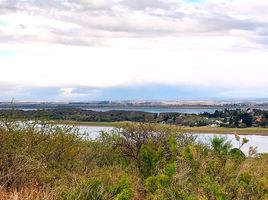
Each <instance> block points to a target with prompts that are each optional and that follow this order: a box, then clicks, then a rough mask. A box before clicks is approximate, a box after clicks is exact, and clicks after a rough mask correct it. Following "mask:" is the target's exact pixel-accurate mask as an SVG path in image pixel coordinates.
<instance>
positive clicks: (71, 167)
mask: <svg viewBox="0 0 268 200" xmlns="http://www.w3.org/2000/svg"><path fill="white" fill-rule="evenodd" d="M121 126H122V127H121V128H118V129H115V130H114V131H112V132H110V133H105V132H104V133H102V134H101V135H100V137H99V138H98V139H96V140H88V139H87V135H80V134H79V132H78V130H77V129H75V128H72V127H70V126H61V127H58V126H55V125H51V124H46V123H42V124H41V125H40V123H39V122H38V124H36V123H33V122H32V123H25V124H24V123H22V122H19V123H15V122H10V121H8V120H6V121H3V122H2V123H0V186H1V187H0V199H28V200H29V199H56V200H75V199H76V200H110V199H114V200H128V199H134V200H142V199H147V200H162V199H168V200H177V199H185V200H195V199H196V200H200V199H204V200H205V199H208V200H210V199H212V200H213V199H215V200H223V199H224V200H228V199H230V200H231V199H239V200H240V199H241V200H244V199H251V200H255V199H256V200H262V199H263V200H266V199H268V170H267V169H268V156H267V155H259V154H256V152H255V149H254V148H251V149H250V151H249V156H245V155H244V154H243V153H242V152H241V151H240V148H241V146H242V145H243V144H244V143H246V142H247V140H246V139H243V138H240V137H239V136H238V135H236V139H237V141H238V145H237V148H233V147H232V146H231V144H230V142H228V141H226V140H225V139H224V138H219V137H215V138H213V139H212V140H211V141H210V144H209V145H205V144H200V143H198V142H196V141H195V138H194V137H192V136H188V135H185V134H182V133H181V131H180V129H177V128H176V127H173V126H162V125H152V124H135V123H127V124H122V125H121Z"/></svg>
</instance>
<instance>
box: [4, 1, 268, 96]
mask: <svg viewBox="0 0 268 200" xmlns="http://www.w3.org/2000/svg"><path fill="white" fill-rule="evenodd" d="M267 9H268V2H267V1H266V0H255V1H252V0H187V1H183V0H135V1H133V0H76V1H71V0H66V1H56V0H51V1H40V0H38V1H19V0H12V1H9V0H0V69H1V74H0V91H1V94H0V101H9V100H11V99H12V98H15V99H16V100H18V101H20V100H21V101H27V100H29V101H33V100H36V101H42V100H45V101H49V100H51V101H72V100H76V101H78V100H81V101H91V100H122V99H149V100H153V99H165V100H168V99H172V100H174V99H232V98H233V99H237V98H248V99H252V98H267V97H268V95H267V94H268V88H267V85H268V79H267V74H268V67H267V61H268V52H267V47H268V42H267V41H268V36H267V33H268V23H267V21H268V14H267Z"/></svg>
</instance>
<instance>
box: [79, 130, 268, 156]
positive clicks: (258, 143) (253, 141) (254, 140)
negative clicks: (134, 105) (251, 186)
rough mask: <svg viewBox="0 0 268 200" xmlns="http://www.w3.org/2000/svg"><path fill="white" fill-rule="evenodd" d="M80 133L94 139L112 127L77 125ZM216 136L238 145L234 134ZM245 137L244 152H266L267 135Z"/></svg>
mask: <svg viewBox="0 0 268 200" xmlns="http://www.w3.org/2000/svg"><path fill="white" fill-rule="evenodd" d="M78 128H79V130H80V132H81V133H86V134H87V135H88V137H90V138H91V139H95V138H97V137H98V135H99V134H100V132H101V131H111V130H113V127H101V126H79V127H78ZM194 135H196V136H197V139H198V140H199V141H202V142H205V143H208V142H209V140H210V139H211V138H212V137H214V136H215V135H216V134H215V135H214V134H206V133H203V134H194ZM217 136H222V137H227V139H228V140H230V141H231V142H232V144H233V147H238V145H239V144H238V142H237V141H236V140H235V137H234V135H227V134H217ZM242 137H246V138H247V139H249V143H247V144H245V145H244V146H243V147H242V151H243V152H244V153H245V154H248V149H249V147H250V146H253V147H258V153H268V136H261V135H246V136H241V138H242Z"/></svg>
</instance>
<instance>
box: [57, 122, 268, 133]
mask: <svg viewBox="0 0 268 200" xmlns="http://www.w3.org/2000/svg"><path fill="white" fill-rule="evenodd" d="M55 123H56V124H66V125H74V126H111V127H118V126H120V125H123V124H125V123H135V122H78V121H57V122H55ZM165 126H175V125H165ZM178 127H179V128H180V129H181V130H182V132H189V133H214V134H217V133H218V134H234V133H235V132H236V133H238V134H241V135H252V134H254V135H267V136H268V128H261V127H250V128H225V127H209V126H199V127H182V126H178Z"/></svg>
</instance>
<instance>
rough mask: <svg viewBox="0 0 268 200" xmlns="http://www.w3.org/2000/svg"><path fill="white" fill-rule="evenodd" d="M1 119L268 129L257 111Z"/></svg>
mask: <svg viewBox="0 0 268 200" xmlns="http://www.w3.org/2000/svg"><path fill="white" fill-rule="evenodd" d="M0 117H1V118H12V119H14V118H15V119H45V120H71V121H88V122H117V121H133V122H151V123H167V124H176V125H182V126H221V127H231V128H245V127H252V126H255V127H268V111H267V110H257V109H253V110H252V109H236V110H228V109H225V110H216V111H215V112H214V113H207V112H205V113H200V114H182V113H160V114H158V113H149V112H142V111H123V110H122V111H120V110H111V111H107V112H97V111H91V110H83V109H77V108H57V109H44V110H30V111H23V110H0Z"/></svg>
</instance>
